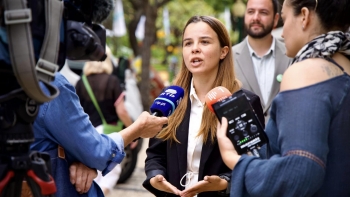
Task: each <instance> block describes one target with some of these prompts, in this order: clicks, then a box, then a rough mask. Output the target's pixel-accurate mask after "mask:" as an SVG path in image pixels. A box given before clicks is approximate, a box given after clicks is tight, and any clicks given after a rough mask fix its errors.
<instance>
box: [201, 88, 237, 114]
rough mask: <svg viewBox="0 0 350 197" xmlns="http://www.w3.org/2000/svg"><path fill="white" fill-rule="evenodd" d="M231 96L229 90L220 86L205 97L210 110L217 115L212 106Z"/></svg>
mask: <svg viewBox="0 0 350 197" xmlns="http://www.w3.org/2000/svg"><path fill="white" fill-rule="evenodd" d="M229 96H231V92H230V91H229V90H228V89H227V88H225V87H222V86H218V87H216V88H213V89H212V90H210V91H209V92H208V93H207V94H206V95H205V103H206V104H207V106H208V108H209V110H210V111H211V112H213V113H215V112H214V109H213V107H212V105H213V104H214V103H217V102H219V101H221V100H223V99H225V98H227V97H229Z"/></svg>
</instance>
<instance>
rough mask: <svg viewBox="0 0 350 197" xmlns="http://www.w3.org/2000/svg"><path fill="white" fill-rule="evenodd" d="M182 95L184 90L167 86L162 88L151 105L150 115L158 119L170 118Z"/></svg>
mask: <svg viewBox="0 0 350 197" xmlns="http://www.w3.org/2000/svg"><path fill="white" fill-rule="evenodd" d="M184 93H185V91H184V89H183V88H182V87H180V86H168V87H166V88H164V89H163V91H162V93H160V95H159V96H158V97H157V98H156V99H155V100H154V102H153V104H152V105H151V108H150V111H151V113H152V115H154V116H158V117H163V116H165V117H168V116H170V115H171V114H172V113H174V111H175V109H176V108H177V106H178V105H179V104H180V102H181V100H182V98H183V97H184Z"/></svg>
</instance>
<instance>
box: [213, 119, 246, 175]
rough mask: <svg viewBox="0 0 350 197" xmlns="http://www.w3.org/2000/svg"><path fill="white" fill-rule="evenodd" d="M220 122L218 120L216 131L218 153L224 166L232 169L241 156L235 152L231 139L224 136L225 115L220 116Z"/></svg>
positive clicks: (225, 128)
mask: <svg viewBox="0 0 350 197" xmlns="http://www.w3.org/2000/svg"><path fill="white" fill-rule="evenodd" d="M221 123H222V124H220V122H219V121H218V124H217V132H216V136H217V139H218V144H219V149H220V154H221V157H222V160H223V161H224V163H225V164H226V166H227V167H228V168H230V169H233V168H234V167H235V165H236V164H237V162H238V160H239V158H240V157H241V156H239V155H238V154H237V152H236V150H235V148H234V147H233V144H232V142H231V140H230V139H229V138H228V137H227V136H226V133H227V119H226V118H225V117H222V119H221Z"/></svg>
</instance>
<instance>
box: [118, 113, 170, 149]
mask: <svg viewBox="0 0 350 197" xmlns="http://www.w3.org/2000/svg"><path fill="white" fill-rule="evenodd" d="M167 123H168V118H167V117H156V116H153V115H151V114H149V113H148V112H145V111H144V112H142V113H141V115H140V116H139V117H138V118H137V120H136V121H135V122H134V123H133V124H131V125H130V126H129V127H127V128H125V129H123V130H122V131H120V132H119V133H120V135H121V136H122V137H123V140H124V147H125V146H127V145H128V144H130V143H131V142H132V141H133V140H135V139H137V138H138V137H142V138H150V137H154V136H155V135H157V134H158V132H159V131H160V130H161V129H162V128H163V125H165V124H167Z"/></svg>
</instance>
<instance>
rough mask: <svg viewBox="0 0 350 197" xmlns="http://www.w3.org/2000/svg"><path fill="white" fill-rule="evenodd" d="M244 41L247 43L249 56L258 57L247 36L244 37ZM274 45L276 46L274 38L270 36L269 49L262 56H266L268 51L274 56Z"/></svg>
mask: <svg viewBox="0 0 350 197" xmlns="http://www.w3.org/2000/svg"><path fill="white" fill-rule="evenodd" d="M246 42H247V45H248V49H249V55H250V57H252V58H253V57H258V58H260V57H259V56H258V55H257V54H256V53H255V51H254V49H253V48H252V47H251V46H250V44H249V41H248V37H247V38H246ZM275 46H276V41H275V38H274V37H272V43H271V46H270V49H269V50H268V51H267V52H266V53H265V55H263V56H266V55H268V54H270V53H272V56H273V57H275Z"/></svg>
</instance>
